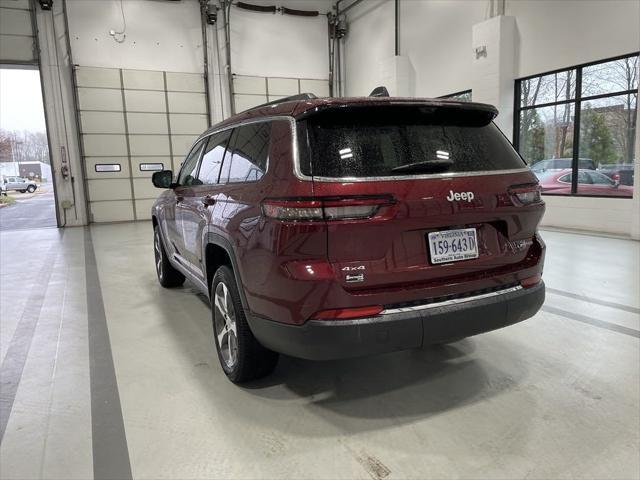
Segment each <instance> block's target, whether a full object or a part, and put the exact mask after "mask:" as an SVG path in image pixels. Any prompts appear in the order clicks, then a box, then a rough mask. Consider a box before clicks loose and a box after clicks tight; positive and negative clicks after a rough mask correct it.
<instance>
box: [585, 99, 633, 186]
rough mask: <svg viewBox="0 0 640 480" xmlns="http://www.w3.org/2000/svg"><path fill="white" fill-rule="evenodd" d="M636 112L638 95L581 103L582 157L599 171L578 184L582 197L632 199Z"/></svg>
mask: <svg viewBox="0 0 640 480" xmlns="http://www.w3.org/2000/svg"><path fill="white" fill-rule="evenodd" d="M636 108H637V94H631V95H618V96H613V97H605V98H600V99H596V100H587V101H584V102H582V108H581V112H580V149H579V153H580V157H582V158H589V159H591V160H593V162H594V163H595V165H596V167H597V171H596V172H591V173H593V174H591V175H589V178H588V181H587V182H586V183H584V184H583V183H579V184H578V193H579V194H581V195H607V196H616V197H631V196H632V194H633V182H634V166H633V160H634V147H635V129H636V118H637V117H636Z"/></svg>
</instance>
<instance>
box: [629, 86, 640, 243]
mask: <svg viewBox="0 0 640 480" xmlns="http://www.w3.org/2000/svg"><path fill="white" fill-rule="evenodd" d="M638 98H640V88H639V89H638ZM635 152H636V154H635V160H634V170H633V171H634V181H633V200H632V202H633V203H632V206H631V231H630V232H629V233H630V234H631V238H634V239H636V240H640V108H638V106H637V105H636V149H635Z"/></svg>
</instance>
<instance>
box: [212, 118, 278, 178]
mask: <svg viewBox="0 0 640 480" xmlns="http://www.w3.org/2000/svg"><path fill="white" fill-rule="evenodd" d="M275 121H276V120H272V119H260V121H255V122H251V123H247V124H239V125H235V126H234V127H233V132H232V133H231V137H230V138H229V144H228V145H227V149H226V150H225V153H224V156H223V158H222V165H221V166H220V172H219V173H218V184H219V185H242V184H245V183H257V182H260V181H262V179H264V178H265V177H266V176H267V173H269V165H270V163H271V161H270V160H271V155H270V154H271V147H272V146H273V135H272V133H273V123H274V122H275ZM262 123H267V124H269V143H268V148H267V162H266V164H265V166H264V173H263V175H262V177H260V178H258V179H257V180H243V181H241V182H230V181H229V177H227V178H226V179H225V181H224V182H222V180H223V178H222V173H223V172H224V168H225V164H226V163H227V161H228V162H231V163H230V164H229V168H231V166H232V163H233V155H234V152H233V151H229V147H232V148H233V147H235V143H236V140H237V138H238V130H239V129H240V128H242V127H247V126H253V125H255V124H262ZM229 171H230V170H229Z"/></svg>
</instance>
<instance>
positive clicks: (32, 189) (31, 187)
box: [27, 185, 36, 193]
mask: <svg viewBox="0 0 640 480" xmlns="http://www.w3.org/2000/svg"><path fill="white" fill-rule="evenodd" d="M35 191H36V187H34V186H33V185H29V186H28V187H27V192H29V193H33V192H35Z"/></svg>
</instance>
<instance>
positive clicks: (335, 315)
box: [311, 305, 384, 320]
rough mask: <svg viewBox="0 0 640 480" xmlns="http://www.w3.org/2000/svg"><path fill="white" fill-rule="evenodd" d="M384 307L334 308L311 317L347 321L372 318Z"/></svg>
mask: <svg viewBox="0 0 640 480" xmlns="http://www.w3.org/2000/svg"><path fill="white" fill-rule="evenodd" d="M382 310H384V307H383V306H382V305H372V306H370V307H355V308H336V309H332V310H320V311H319V312H316V313H315V314H313V315H311V318H315V319H317V320H348V319H351V318H363V317H374V316H376V315H378V314H379V313H380V312H381V311H382Z"/></svg>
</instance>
